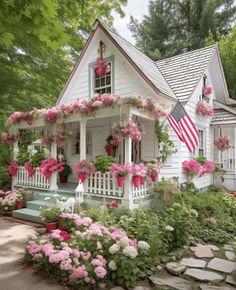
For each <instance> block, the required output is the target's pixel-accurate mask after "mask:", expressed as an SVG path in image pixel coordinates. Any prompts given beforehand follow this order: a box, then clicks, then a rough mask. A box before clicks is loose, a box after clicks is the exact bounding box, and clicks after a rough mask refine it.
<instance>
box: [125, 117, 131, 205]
mask: <svg viewBox="0 0 236 290" xmlns="http://www.w3.org/2000/svg"><path fill="white" fill-rule="evenodd" d="M129 118H131V115H128V118H127V119H129ZM131 162H132V140H131V138H130V137H128V138H125V164H127V163H129V164H131ZM131 179H132V177H131V175H130V174H128V176H127V177H126V179H125V184H124V196H123V200H122V204H123V205H124V206H128V207H129V209H133V196H132V180H131Z"/></svg>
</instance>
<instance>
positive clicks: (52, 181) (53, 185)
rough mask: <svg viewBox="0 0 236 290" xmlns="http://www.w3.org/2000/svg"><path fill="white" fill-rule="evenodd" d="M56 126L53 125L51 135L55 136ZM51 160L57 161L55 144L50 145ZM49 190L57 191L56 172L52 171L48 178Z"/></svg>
mask: <svg viewBox="0 0 236 290" xmlns="http://www.w3.org/2000/svg"><path fill="white" fill-rule="evenodd" d="M56 129H57V126H56V124H55V125H53V128H52V134H53V135H55V133H56ZM51 158H54V159H56V160H57V144H56V143H55V142H52V143H51ZM50 190H58V185H57V171H54V172H53V173H52V176H51V178H50Z"/></svg>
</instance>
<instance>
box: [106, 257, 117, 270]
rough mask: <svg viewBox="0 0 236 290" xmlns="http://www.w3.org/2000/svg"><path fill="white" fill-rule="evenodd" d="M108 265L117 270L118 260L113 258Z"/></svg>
mask: <svg viewBox="0 0 236 290" xmlns="http://www.w3.org/2000/svg"><path fill="white" fill-rule="evenodd" d="M108 267H109V268H110V269H111V270H112V271H115V270H116V269H117V265H116V262H115V261H113V260H111V261H110V263H109V264H108Z"/></svg>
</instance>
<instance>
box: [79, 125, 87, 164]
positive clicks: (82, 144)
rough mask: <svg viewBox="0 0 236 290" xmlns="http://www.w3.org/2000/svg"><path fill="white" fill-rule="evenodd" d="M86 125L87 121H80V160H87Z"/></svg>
mask: <svg viewBox="0 0 236 290" xmlns="http://www.w3.org/2000/svg"><path fill="white" fill-rule="evenodd" d="M86 124H87V120H81V121H80V160H86Z"/></svg>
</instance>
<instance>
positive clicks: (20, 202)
mask: <svg viewBox="0 0 236 290" xmlns="http://www.w3.org/2000/svg"><path fill="white" fill-rule="evenodd" d="M16 195H17V197H16V209H22V208H23V207H24V193H23V192H19V191H17V192H16Z"/></svg>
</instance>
